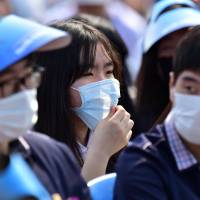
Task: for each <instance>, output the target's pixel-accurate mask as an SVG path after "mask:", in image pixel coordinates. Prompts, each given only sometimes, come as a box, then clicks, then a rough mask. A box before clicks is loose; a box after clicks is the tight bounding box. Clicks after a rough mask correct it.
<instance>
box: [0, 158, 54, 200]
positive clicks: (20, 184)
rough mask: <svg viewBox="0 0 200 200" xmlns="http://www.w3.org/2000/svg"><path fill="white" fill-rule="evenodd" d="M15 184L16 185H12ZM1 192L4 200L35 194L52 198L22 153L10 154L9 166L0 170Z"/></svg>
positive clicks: (44, 197)
mask: <svg viewBox="0 0 200 200" xmlns="http://www.w3.org/2000/svg"><path fill="white" fill-rule="evenodd" d="M12 185H14V187H12V189H11V186H12ZM0 194H1V199H3V200H13V199H20V198H22V197H27V196H34V197H35V198H37V199H40V200H51V197H50V195H49V194H48V192H47V191H46V189H45V188H44V187H43V185H42V184H41V183H40V181H39V180H38V178H37V177H36V176H35V174H34V173H33V171H32V170H31V168H30V167H29V166H28V164H27V163H26V162H25V161H24V159H23V158H22V156H21V155H20V154H13V155H11V156H10V161H9V164H8V166H7V167H6V168H5V169H4V170H3V171H1V172H0Z"/></svg>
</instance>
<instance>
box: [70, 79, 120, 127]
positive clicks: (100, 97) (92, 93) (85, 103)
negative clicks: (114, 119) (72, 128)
mask: <svg viewBox="0 0 200 200" xmlns="http://www.w3.org/2000/svg"><path fill="white" fill-rule="evenodd" d="M72 88H73V87H72ZM73 89H74V90H77V91H79V93H80V96H81V102H82V104H81V106H80V107H75V108H73V110H74V111H75V113H76V114H77V116H78V117H79V118H80V119H81V120H82V121H83V122H84V123H85V124H86V125H87V126H88V128H89V129H90V130H94V129H95V128H96V126H97V124H98V123H99V121H101V120H102V119H104V118H106V117H107V115H108V114H109V112H110V110H111V107H112V106H116V105H117V104H118V99H119V98H120V84H119V81H118V80H117V79H114V78H112V79H106V80H102V81H98V82H94V83H89V84H86V85H84V86H81V87H79V88H78V89H76V88H73Z"/></svg>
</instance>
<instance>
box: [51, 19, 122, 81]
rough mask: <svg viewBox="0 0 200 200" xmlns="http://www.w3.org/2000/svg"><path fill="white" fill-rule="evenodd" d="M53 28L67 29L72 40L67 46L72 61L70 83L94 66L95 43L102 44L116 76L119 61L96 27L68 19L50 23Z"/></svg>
mask: <svg viewBox="0 0 200 200" xmlns="http://www.w3.org/2000/svg"><path fill="white" fill-rule="evenodd" d="M52 26H53V27H55V28H58V29H61V30H65V31H68V32H69V33H70V34H71V35H72V42H71V44H70V45H69V46H68V47H67V49H68V52H70V54H71V56H72V58H71V60H72V61H73V63H72V65H73V68H72V67H70V68H71V69H70V70H71V72H72V73H71V81H70V82H71V84H72V83H73V82H74V81H75V80H76V79H78V78H80V77H81V76H82V75H83V74H84V73H86V72H88V71H89V70H90V69H91V68H93V67H94V63H95V57H96V49H97V44H98V43H100V44H102V45H103V47H104V49H105V51H106V53H107V54H108V56H109V57H110V59H111V60H112V62H113V64H114V68H115V69H114V75H115V76H116V78H118V71H119V70H118V68H119V65H120V64H119V61H118V59H117V55H115V54H116V53H115V51H114V50H113V49H112V47H111V45H110V42H109V41H108V39H107V38H106V37H105V36H104V35H103V34H102V33H101V32H99V31H98V30H97V29H95V28H93V27H92V26H90V25H87V24H85V23H83V22H80V21H77V20H73V19H70V20H68V21H61V22H59V23H56V24H54V25H52Z"/></svg>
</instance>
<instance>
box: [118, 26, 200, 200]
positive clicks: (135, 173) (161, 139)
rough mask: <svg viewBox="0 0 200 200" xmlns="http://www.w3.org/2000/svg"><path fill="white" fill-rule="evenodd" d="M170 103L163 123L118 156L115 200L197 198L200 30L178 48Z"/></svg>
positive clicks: (199, 184) (199, 176)
mask: <svg viewBox="0 0 200 200" xmlns="http://www.w3.org/2000/svg"><path fill="white" fill-rule="evenodd" d="M170 99H171V102H172V109H171V111H170V113H169V114H168V116H167V118H166V120H165V122H164V123H163V124H161V125H158V126H156V128H155V129H154V130H152V131H150V132H149V133H147V134H142V135H141V136H139V137H137V138H136V139H135V141H133V142H132V143H131V144H130V146H129V147H128V149H127V150H126V151H125V152H124V153H123V154H122V155H121V157H120V159H119V162H118V167H117V173H118V176H117V181H116V188H115V199H120V200H123V199H129V200H132V199H137V200H138V199H141V200H142V199H173V200H179V199H192V200H194V199H200V190H199V187H200V167H199V166H200V165H199V161H200V105H199V104H200V26H197V27H196V28H194V29H192V30H191V32H190V33H189V34H188V35H186V36H185V37H184V38H183V40H182V41H181V42H180V43H179V45H178V48H177V50H176V55H175V59H174V70H173V72H172V73H171V74H170Z"/></svg>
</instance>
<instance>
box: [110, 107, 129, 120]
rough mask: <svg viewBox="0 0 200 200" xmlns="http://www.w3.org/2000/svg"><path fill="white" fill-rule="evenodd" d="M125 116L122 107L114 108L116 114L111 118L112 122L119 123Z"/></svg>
mask: <svg viewBox="0 0 200 200" xmlns="http://www.w3.org/2000/svg"><path fill="white" fill-rule="evenodd" d="M125 114H126V111H125V109H124V108H123V107H122V106H117V107H116V112H115V114H114V115H113V116H112V120H114V121H118V122H119V121H121V120H122V119H123V118H124V116H125Z"/></svg>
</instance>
